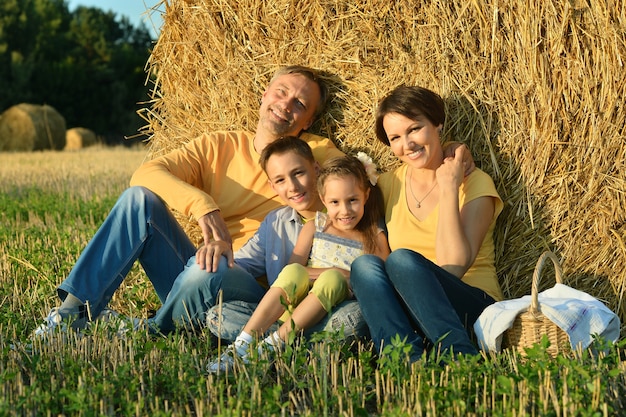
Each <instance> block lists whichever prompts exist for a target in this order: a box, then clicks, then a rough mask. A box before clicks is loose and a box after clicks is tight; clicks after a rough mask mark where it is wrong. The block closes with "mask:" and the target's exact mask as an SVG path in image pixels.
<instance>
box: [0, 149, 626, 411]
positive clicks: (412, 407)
mask: <svg viewBox="0 0 626 417" xmlns="http://www.w3.org/2000/svg"><path fill="white" fill-rule="evenodd" d="M142 158H143V152H142V151H141V150H138V149H114V150H111V149H103V148H100V149H94V150H85V151H82V152H80V153H75V154H69V155H68V154H65V153H51V152H48V153H36V154H0V204H1V207H2V212H1V214H0V312H1V315H0V350H1V351H2V360H1V361H0V416H5V415H60V414H64V415H84V416H92V415H142V416H143V415H154V416H160V415H164V416H165V415H205V416H208V415H223V416H239V415H299V416H307V415H310V416H325V415H329V416H334V415H347V416H354V415H356V416H365V415H383V416H414V415H441V416H467V415H485V416H486V415H489V416H491V415H493V416H522V415H541V416H566V415H579V416H604V415H607V416H608V415H620V414H622V415H624V414H626V411H625V404H624V402H625V401H626V378H625V376H624V375H625V371H626V363H625V362H624V359H623V358H624V342H621V343H620V344H618V345H616V346H610V347H608V348H607V350H606V353H603V354H601V355H596V356H592V355H591V354H589V353H588V352H579V353H578V354H576V355H570V356H567V357H566V356H559V357H557V358H555V359H553V358H550V357H549V356H548V355H547V354H546V352H545V346H543V347H542V346H537V347H536V348H534V349H532V350H530V351H529V352H528V357H527V358H520V357H519V356H517V355H515V354H512V353H508V352H505V353H503V354H500V355H497V356H496V355H485V356H478V357H473V358H461V359H459V360H458V361H457V362H450V363H449V364H447V365H443V366H442V365H439V364H438V361H436V360H434V359H432V358H430V359H428V358H426V359H424V360H423V361H422V362H419V363H416V364H413V365H412V366H409V365H408V364H407V363H406V362H405V361H404V357H405V355H404V346H403V344H402V343H401V342H400V341H398V342H397V343H396V345H395V346H392V347H389V348H388V350H387V351H386V354H385V355H384V359H382V360H377V358H376V357H375V355H374V354H373V352H372V351H371V349H370V347H369V345H368V344H366V343H352V344H346V343H343V342H340V341H339V339H338V338H337V337H336V335H318V336H317V337H315V338H314V340H313V341H312V343H310V344H304V343H296V344H295V346H293V347H290V348H289V349H288V350H287V351H286V352H285V354H284V355H283V356H281V357H278V358H277V359H276V360H275V361H270V360H269V359H268V358H259V360H257V361H253V363H252V364H250V365H249V366H247V367H245V368H241V369H237V370H236V372H234V373H231V374H228V375H219V376H218V375H207V374H206V373H205V372H204V367H205V365H206V361H207V359H208V358H212V357H214V356H215V355H216V353H217V349H218V344H217V341H216V339H214V338H212V337H211V336H210V335H209V333H208V332H207V331H203V332H202V331H201V332H195V333H192V332H188V331H185V330H181V331H180V332H178V333H176V334H174V335H170V336H168V337H155V336H149V335H147V334H146V333H143V332H137V333H131V334H127V336H126V337H124V338H120V337H118V336H117V335H116V334H115V329H114V327H113V326H106V325H98V326H96V327H95V328H91V329H89V330H88V331H86V332H85V333H84V334H82V335H81V336H79V335H76V334H74V333H69V334H68V335H65V336H59V337H58V338H54V339H53V340H51V341H49V342H47V343H44V344H41V343H35V345H34V346H33V349H32V351H29V350H27V349H26V348H25V347H23V346H22V345H20V347H18V348H17V349H12V348H11V344H13V343H15V342H26V341H28V336H29V335H30V333H31V332H32V330H33V329H34V328H35V327H36V326H37V325H38V324H39V323H40V320H41V318H42V317H43V316H44V315H45V314H47V311H48V310H49V308H50V307H52V306H55V305H56V304H57V300H56V286H57V285H58V284H59V283H60V282H61V281H62V280H63V278H64V277H65V276H66V275H67V274H68V273H69V271H70V270H71V268H72V265H73V263H74V262H75V261H76V258H77V257H78V255H79V253H80V251H81V250H82V248H83V247H84V246H85V245H86V243H87V242H88V241H89V239H90V237H91V236H92V235H93V233H94V232H95V231H96V229H97V227H98V225H99V224H100V222H102V220H103V219H104V218H105V216H106V214H107V211H108V210H109V209H110V207H111V206H112V205H113V203H114V201H115V199H116V198H117V196H118V195H119V193H120V192H121V191H122V190H123V189H124V188H125V187H126V186H127V184H128V179H129V177H130V175H131V173H132V171H133V170H134V169H135V167H136V166H137V165H138V164H139V163H140V162H141V159H142ZM112 307H113V308H115V309H116V310H118V311H120V312H122V313H124V314H127V315H132V316H140V317H145V316H147V315H148V314H150V311H152V310H154V309H155V308H158V299H157V298H156V295H155V294H154V291H153V290H152V288H151V286H150V284H149V283H148V282H147V279H146V278H145V276H144V275H143V272H142V271H141V269H140V268H139V267H135V268H133V270H132V271H131V273H130V275H129V277H128V278H127V280H126V281H125V282H124V285H123V287H122V288H121V289H120V290H119V291H118V292H117V293H116V295H115V297H114V298H113V300H112Z"/></svg>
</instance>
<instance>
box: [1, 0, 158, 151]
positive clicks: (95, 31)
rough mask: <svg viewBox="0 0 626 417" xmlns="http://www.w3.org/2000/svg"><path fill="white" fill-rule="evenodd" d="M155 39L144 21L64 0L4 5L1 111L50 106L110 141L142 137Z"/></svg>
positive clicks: (8, 0) (70, 123)
mask: <svg viewBox="0 0 626 417" xmlns="http://www.w3.org/2000/svg"><path fill="white" fill-rule="evenodd" d="M151 45H152V38H151V36H150V33H149V31H148V29H147V28H146V26H145V25H144V24H143V23H142V24H141V25H140V26H139V27H134V26H133V25H132V24H131V23H130V21H129V19H128V18H126V17H125V16H122V17H119V18H118V17H117V15H116V14H115V13H113V12H111V11H103V10H101V9H99V8H94V7H84V6H80V7H78V8H76V9H75V10H74V11H72V12H70V11H69V7H68V3H67V2H66V1H65V0H2V1H1V2H0V113H1V112H3V111H4V110H6V109H7V108H9V107H11V106H13V105H15V104H19V103H33V104H48V105H50V106H52V107H54V108H55V109H56V110H58V111H59V113H61V115H63V117H64V118H65V120H66V123H67V127H68V128H70V127H76V126H80V127H86V128H89V129H91V130H93V131H94V132H96V133H97V134H98V135H100V136H102V137H103V138H104V139H105V140H106V141H107V142H108V143H117V142H120V141H121V140H123V137H124V136H133V135H136V134H137V130H138V128H140V127H141V126H142V125H143V124H144V123H143V120H142V119H141V118H140V117H139V116H138V115H137V113H136V111H137V110H138V109H139V108H140V107H143V105H141V104H139V103H141V102H143V101H146V100H147V99H148V92H149V85H146V82H145V81H146V73H145V71H144V66H145V64H146V61H147V59H148V57H149V55H150V47H151Z"/></svg>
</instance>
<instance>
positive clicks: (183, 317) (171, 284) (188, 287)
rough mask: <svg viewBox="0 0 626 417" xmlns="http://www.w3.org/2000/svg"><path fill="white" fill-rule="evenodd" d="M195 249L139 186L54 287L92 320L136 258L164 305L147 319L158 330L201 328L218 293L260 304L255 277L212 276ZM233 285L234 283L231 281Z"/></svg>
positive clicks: (223, 270)
mask: <svg viewBox="0 0 626 417" xmlns="http://www.w3.org/2000/svg"><path fill="white" fill-rule="evenodd" d="M195 253H196V248H195V246H194V245H193V243H192V242H191V240H190V239H189V237H188V236H187V234H186V233H185V231H184V230H183V229H182V228H181V226H180V225H179V224H178V222H177V221H176V219H175V218H174V216H173V215H172V213H171V211H170V209H169V208H168V207H167V206H166V205H165V204H164V203H163V201H162V200H161V199H160V198H159V197H158V196H157V195H156V194H154V193H153V192H151V191H150V190H148V189H146V188H144V187H131V188H129V189H127V190H126V191H124V193H122V195H121V196H120V198H119V199H118V201H117V203H116V204H115V206H114V207H113V209H112V210H111V212H110V213H109V215H108V216H107V218H106V219H105V221H104V223H103V224H102V226H101V227H100V229H99V230H98V231H97V232H96V234H95V235H94V237H93V238H92V239H91V241H90V242H89V244H88V245H87V247H86V248H85V249H84V250H83V252H82V253H81V255H80V257H79V258H78V261H77V262H76V264H75V265H74V268H73V269H72V271H71V272H70V274H69V275H68V277H67V278H66V279H65V281H63V283H61V285H60V286H59V288H58V293H59V297H60V298H61V299H65V297H66V295H67V293H70V294H72V295H74V296H76V297H77V298H78V299H80V300H82V301H83V302H85V303H86V304H87V305H88V306H89V314H90V316H91V317H97V316H98V314H99V313H100V312H101V311H102V310H103V309H104V308H105V307H106V305H107V304H108V303H109V301H110V299H111V297H112V296H113V293H114V292H115V291H116V290H117V289H118V288H119V286H120V284H121V283H122V281H123V280H124V278H125V277H126V275H127V274H128V272H129V271H130V269H131V267H132V266H133V264H134V262H135V261H136V260H139V262H140V263H141V265H142V267H143V269H144V270H145V272H146V275H147V276H148V278H149V279H150V282H151V283H152V285H153V286H154V289H155V290H156V293H157V295H158V297H159V299H160V300H161V302H162V303H163V306H162V307H161V309H159V311H158V312H157V315H156V316H155V317H154V318H153V319H152V321H153V324H154V325H155V326H156V327H157V328H158V329H159V330H160V331H163V332H168V331H171V330H174V328H175V325H176V324H186V323H189V324H191V325H192V326H196V325H198V324H200V325H202V326H203V325H204V320H205V314H206V312H207V311H208V309H209V308H210V307H212V306H213V305H215V303H216V297H217V294H218V292H219V290H220V289H222V288H223V289H224V294H223V297H224V300H228V299H231V297H232V299H236V300H243V301H249V302H259V301H260V299H261V298H262V297H263V295H264V294H265V290H264V289H263V287H262V286H261V285H259V284H258V283H257V282H256V281H255V280H254V278H253V277H252V276H251V275H250V274H248V273H246V272H245V271H243V270H241V268H238V267H236V268H231V269H229V268H228V267H227V266H226V262H225V261H223V262H220V268H219V270H218V271H217V272H215V273H209V272H206V271H204V270H201V269H200V268H199V267H198V266H197V265H196V263H195ZM235 282H236V283H235Z"/></svg>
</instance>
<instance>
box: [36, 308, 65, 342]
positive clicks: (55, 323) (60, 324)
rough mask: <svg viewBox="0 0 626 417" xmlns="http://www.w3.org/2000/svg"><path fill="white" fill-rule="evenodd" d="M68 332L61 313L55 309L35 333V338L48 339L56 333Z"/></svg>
mask: <svg viewBox="0 0 626 417" xmlns="http://www.w3.org/2000/svg"><path fill="white" fill-rule="evenodd" d="M57 330H58V331H61V332H67V323H66V322H64V321H63V317H61V314H60V313H59V308H58V307H55V308H53V309H52V310H50V313H48V316H47V317H46V318H45V319H44V322H43V323H42V324H41V325H39V327H37V328H36V329H35V330H34V331H33V337H34V338H40V337H46V336H49V335H51V334H52V333H53V332H55V331H57Z"/></svg>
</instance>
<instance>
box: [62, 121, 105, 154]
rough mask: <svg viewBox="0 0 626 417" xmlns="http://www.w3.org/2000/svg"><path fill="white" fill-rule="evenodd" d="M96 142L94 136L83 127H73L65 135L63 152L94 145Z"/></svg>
mask: <svg viewBox="0 0 626 417" xmlns="http://www.w3.org/2000/svg"><path fill="white" fill-rule="evenodd" d="M96 142H97V138H96V134H95V133H94V132H93V131H92V130H90V129H87V128H85V127H73V128H71V129H68V130H67V132H66V133H65V148H64V149H65V150H66V151H76V150H79V149H83V148H86V147H88V146H92V145H95V144H96Z"/></svg>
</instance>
